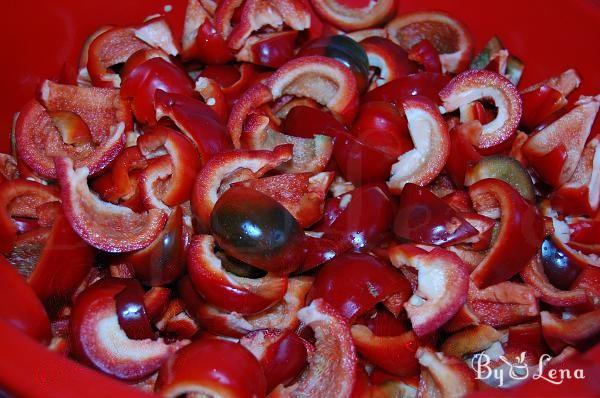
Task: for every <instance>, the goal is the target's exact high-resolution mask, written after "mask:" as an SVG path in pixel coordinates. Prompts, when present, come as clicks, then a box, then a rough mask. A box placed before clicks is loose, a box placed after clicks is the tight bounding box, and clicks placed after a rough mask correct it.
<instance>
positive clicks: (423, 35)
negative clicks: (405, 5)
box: [385, 11, 474, 73]
mask: <svg viewBox="0 0 600 398" xmlns="http://www.w3.org/2000/svg"><path fill="white" fill-rule="evenodd" d="M385 29H386V32H387V34H388V37H389V38H390V39H391V40H392V41H394V42H395V43H398V44H399V45H400V46H401V47H402V48H404V49H405V50H406V51H410V49H411V48H412V47H413V46H414V45H415V44H417V43H418V42H420V41H422V40H427V41H429V42H430V43H431V44H432V45H433V46H434V47H435V49H436V50H437V52H438V53H439V54H440V61H441V63H442V68H443V71H444V72H450V73H459V72H462V71H463V70H465V69H466V68H467V66H468V65H469V61H470V60H471V56H472V55H473V45H474V43H473V38H472V37H471V34H470V33H469V31H468V30H467V28H466V27H465V26H464V25H463V24H462V23H461V22H459V21H457V20H456V19H454V18H452V17H451V16H450V15H448V14H445V13H442V12H436V11H430V12H414V13H410V14H402V15H399V16H397V17H396V18H395V19H393V20H392V21H390V22H389V23H388V24H387V25H386V27H385Z"/></svg>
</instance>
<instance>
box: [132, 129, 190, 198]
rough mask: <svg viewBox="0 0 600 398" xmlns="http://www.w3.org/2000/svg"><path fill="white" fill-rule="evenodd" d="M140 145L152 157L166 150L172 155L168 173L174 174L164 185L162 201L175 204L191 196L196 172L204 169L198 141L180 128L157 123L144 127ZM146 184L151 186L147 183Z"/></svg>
mask: <svg viewBox="0 0 600 398" xmlns="http://www.w3.org/2000/svg"><path fill="white" fill-rule="evenodd" d="M137 146H138V147H139V149H140V152H141V153H142V154H143V155H144V156H145V157H146V158H148V159H151V158H154V157H155V156H157V155H160V154H162V153H163V151H166V152H167V154H168V155H169V156H168V158H169V160H170V161H169V163H170V166H169V171H168V173H167V176H168V175H170V178H169V181H168V183H167V184H166V187H163V191H162V193H161V195H160V201H161V202H163V203H164V204H166V205H167V206H175V205H178V204H181V203H183V202H185V201H187V200H189V199H190V196H191V192H192V188H193V185H194V181H195V178H196V174H197V172H198V170H199V169H200V161H199V158H198V152H197V151H196V148H195V147H194V144H193V143H192V142H191V141H190V140H189V139H188V138H187V137H186V136H185V135H183V134H181V133H179V132H178V131H175V130H171V129H169V128H167V127H162V126H156V127H153V128H149V129H147V130H145V131H144V134H143V135H142V136H140V137H139V138H138V140H137ZM149 174H150V172H148V171H146V172H145V175H147V176H148V175H149ZM161 178H164V177H161ZM161 185H164V184H161ZM144 188H145V189H148V188H149V187H148V186H147V185H144ZM151 191H153V190H151ZM146 192H149V191H148V190H146ZM150 197H152V196H150ZM163 207H164V206H163Z"/></svg>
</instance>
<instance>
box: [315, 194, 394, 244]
mask: <svg viewBox="0 0 600 398" xmlns="http://www.w3.org/2000/svg"><path fill="white" fill-rule="evenodd" d="M334 200H335V199H334ZM335 201H336V202H337V203H336V205H337V207H338V209H339V210H340V212H339V213H338V212H337V211H336V212H335V213H336V214H338V215H337V216H336V217H335V218H333V219H331V220H329V221H326V222H325V223H324V224H322V225H319V226H317V227H316V230H317V231H321V232H324V233H325V237H327V236H328V235H329V234H333V237H340V236H341V239H343V240H344V241H346V242H349V243H351V244H352V246H353V248H354V250H357V251H368V250H370V249H372V248H373V247H375V246H376V245H377V244H378V243H379V242H381V240H382V239H383V238H385V236H386V235H387V234H388V233H389V232H390V230H391V227H392V218H393V214H394V206H393V203H392V201H391V199H390V197H389V194H388V193H387V190H386V189H385V188H382V187H381V186H380V185H376V184H372V185H363V186H362V187H360V188H357V189H355V190H353V191H351V192H349V193H347V194H344V195H343V196H342V197H341V198H340V199H339V201H338V200H335ZM369 209H378V211H377V213H376V214H373V213H370V212H369Z"/></svg>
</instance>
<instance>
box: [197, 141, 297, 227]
mask: <svg viewBox="0 0 600 398" xmlns="http://www.w3.org/2000/svg"><path fill="white" fill-rule="evenodd" d="M291 158H292V146H291V145H281V146H278V147H276V148H275V149H274V150H273V151H232V152H226V153H222V154H219V155H217V156H215V157H214V158H212V159H211V160H209V161H208V162H207V163H206V164H205V165H204V167H203V168H202V169H201V170H200V172H199V173H198V175H197V177H196V183H195V186H194V190H193V191H192V210H193V212H194V215H195V216H196V218H195V221H196V222H197V224H198V227H199V228H200V229H201V230H202V231H208V230H209V227H210V214H211V212H212V209H213V207H214V206H215V203H217V200H218V199H219V195H220V194H222V193H223V192H224V191H225V190H227V189H228V188H229V186H230V185H231V184H232V183H234V182H237V181H244V180H247V179H251V178H258V177H261V176H262V175H263V174H265V173H266V172H267V171H269V170H272V169H274V168H276V167H277V166H279V165H281V164H282V163H284V162H287V161H288V160H290V159H291Z"/></svg>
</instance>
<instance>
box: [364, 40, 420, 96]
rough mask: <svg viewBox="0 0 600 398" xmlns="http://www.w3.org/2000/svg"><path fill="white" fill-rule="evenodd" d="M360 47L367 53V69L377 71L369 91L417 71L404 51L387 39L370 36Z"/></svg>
mask: <svg viewBox="0 0 600 398" xmlns="http://www.w3.org/2000/svg"><path fill="white" fill-rule="evenodd" d="M360 45H361V47H362V48H363V49H364V50H365V52H366V53H367V58H368V59H369V67H370V68H377V69H379V70H378V72H376V74H375V76H374V78H373V80H372V81H371V85H370V88H371V89H374V88H376V87H380V86H382V85H384V84H386V83H389V82H391V81H394V80H397V79H400V78H402V77H404V76H407V75H410V74H412V73H416V72H417V71H418V68H417V64H416V63H415V62H412V61H411V60H410V59H409V57H408V54H407V53H406V51H404V50H403V49H402V47H400V46H399V45H397V44H396V43H394V42H393V41H391V40H389V39H386V38H384V37H378V36H371V37H367V38H366V39H364V40H361V41H360Z"/></svg>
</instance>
